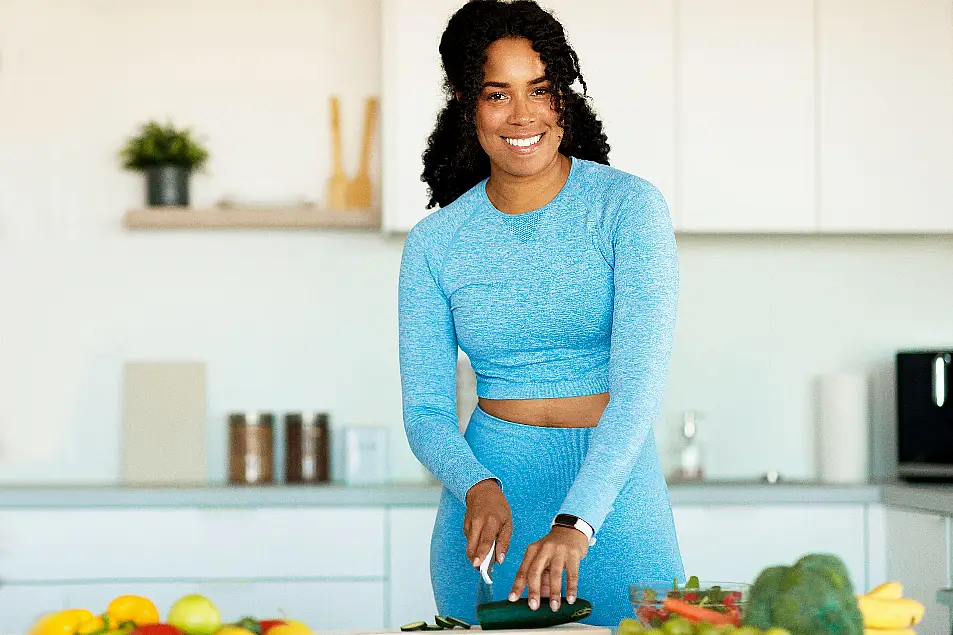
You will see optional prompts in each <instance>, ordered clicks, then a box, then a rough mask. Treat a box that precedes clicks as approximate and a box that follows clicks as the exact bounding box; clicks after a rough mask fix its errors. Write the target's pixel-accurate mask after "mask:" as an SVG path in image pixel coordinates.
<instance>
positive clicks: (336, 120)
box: [327, 97, 348, 209]
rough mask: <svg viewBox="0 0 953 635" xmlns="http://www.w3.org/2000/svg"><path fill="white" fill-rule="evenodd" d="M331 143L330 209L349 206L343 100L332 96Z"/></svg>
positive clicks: (328, 201) (328, 203)
mask: <svg viewBox="0 0 953 635" xmlns="http://www.w3.org/2000/svg"><path fill="white" fill-rule="evenodd" d="M331 143H332V150H333V154H334V156H333V160H334V166H333V172H332V173H331V178H330V179H329V180H328V200H327V206H328V208H330V209H344V208H345V207H347V198H348V180H347V175H346V174H344V156H343V151H342V149H341V102H340V100H339V99H338V98H337V97H331Z"/></svg>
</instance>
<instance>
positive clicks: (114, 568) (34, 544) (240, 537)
mask: <svg viewBox="0 0 953 635" xmlns="http://www.w3.org/2000/svg"><path fill="white" fill-rule="evenodd" d="M384 515H385V510H384V509H381V508H369V509H359V508H311V509H294V508H260V509H234V510H232V509H207V510H202V509H139V510H136V509H33V510H4V511H2V512H0V527H3V534H4V544H3V545H2V547H0V572H2V573H3V576H4V578H5V579H7V580H11V581H43V580H70V579H79V580H88V579H104V578H120V579H128V578H195V579H205V578H255V577H258V578H261V577H274V578H278V577H311V578H329V577H351V578H353V577H366V578H383V577H384V564H383V563H384V546H383V540H382V536H383V534H384ZM341 527H347V531H346V532H343V533H342V532H341V530H340V528H341Z"/></svg>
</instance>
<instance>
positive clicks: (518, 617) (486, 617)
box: [477, 598, 592, 631]
mask: <svg viewBox="0 0 953 635" xmlns="http://www.w3.org/2000/svg"><path fill="white" fill-rule="evenodd" d="M591 613H592V603H591V602H589V601H587V600H584V599H582V598H576V602H575V604H569V603H568V602H566V598H562V601H561V602H560V603H559V610H558V611H556V612H553V610H552V609H551V608H550V607H549V602H548V601H547V599H546V598H543V599H542V601H541V602H540V607H539V608H538V609H537V610H535V611H534V610H533V609H531V608H529V599H528V598H520V599H519V600H517V601H515V602H510V601H509V600H500V601H498V602H487V603H486V604H481V605H479V606H478V607H477V620H479V622H480V627H481V628H482V629H483V630H485V631H491V630H499V629H504V628H544V627H547V626H557V625H559V624H568V623H570V622H578V621H580V620H583V619H585V618H587V617H589V615H590V614H591Z"/></svg>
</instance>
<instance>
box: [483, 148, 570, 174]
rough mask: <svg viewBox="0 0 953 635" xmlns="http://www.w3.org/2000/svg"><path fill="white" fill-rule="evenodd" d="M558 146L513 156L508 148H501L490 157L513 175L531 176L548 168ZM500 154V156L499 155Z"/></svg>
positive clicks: (554, 158) (554, 157)
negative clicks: (500, 150)
mask: <svg viewBox="0 0 953 635" xmlns="http://www.w3.org/2000/svg"><path fill="white" fill-rule="evenodd" d="M557 151H558V148H552V149H546V150H543V149H542V148H540V149H539V150H537V151H536V152H534V153H533V154H532V155H529V156H525V157H519V156H513V155H512V154H511V153H510V152H509V150H508V149H503V150H502V152H499V153H497V156H495V157H492V159H493V162H494V163H496V164H497V165H498V166H500V167H501V168H503V170H504V171H506V172H507V173H508V174H512V175H513V176H533V175H534V174H539V173H540V172H542V171H543V170H544V169H546V168H548V167H549V166H551V165H552V164H553V161H555V160H556V154H557ZM501 155H502V156H501Z"/></svg>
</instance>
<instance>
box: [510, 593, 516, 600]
mask: <svg viewBox="0 0 953 635" xmlns="http://www.w3.org/2000/svg"><path fill="white" fill-rule="evenodd" d="M509 599H510V602H515V601H516V599H517V598H516V594H515V593H510V598H509Z"/></svg>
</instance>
